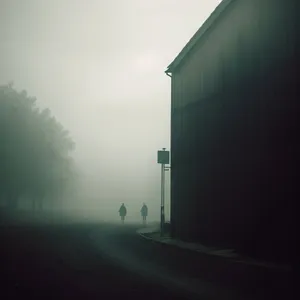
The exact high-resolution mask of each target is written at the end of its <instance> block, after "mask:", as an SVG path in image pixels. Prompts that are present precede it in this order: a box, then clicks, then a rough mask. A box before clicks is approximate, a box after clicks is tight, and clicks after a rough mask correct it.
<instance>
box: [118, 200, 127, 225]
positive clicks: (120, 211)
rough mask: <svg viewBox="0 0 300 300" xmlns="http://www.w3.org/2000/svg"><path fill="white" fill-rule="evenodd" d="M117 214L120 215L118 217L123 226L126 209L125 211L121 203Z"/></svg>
mask: <svg viewBox="0 0 300 300" xmlns="http://www.w3.org/2000/svg"><path fill="white" fill-rule="evenodd" d="M119 214H120V217H121V221H122V224H124V221H125V217H126V215H127V209H126V207H125V205H124V203H122V205H121V207H120V209H119Z"/></svg>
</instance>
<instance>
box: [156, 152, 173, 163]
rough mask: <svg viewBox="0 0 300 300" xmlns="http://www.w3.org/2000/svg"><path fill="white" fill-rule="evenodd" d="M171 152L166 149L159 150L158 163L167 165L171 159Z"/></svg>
mask: <svg viewBox="0 0 300 300" xmlns="http://www.w3.org/2000/svg"><path fill="white" fill-rule="evenodd" d="M169 156H170V152H169V151H165V150H159V151H157V163H158V164H164V165H167V164H168V163H169V161H170V157H169Z"/></svg>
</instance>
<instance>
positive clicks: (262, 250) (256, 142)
mask: <svg viewBox="0 0 300 300" xmlns="http://www.w3.org/2000/svg"><path fill="white" fill-rule="evenodd" d="M297 2H298V0H285V1H282V0H223V1H222V2H221V4H220V5H219V6H218V7H217V8H216V10H215V11H214V12H213V13H212V14H211V16H210V17H209V18H208V19H207V20H206V22H205V23H204V24H203V26H202V27H201V28H200V29H199V30H198V31H197V33H196V34H195V35H194V36H193V37H192V38H191V40H190V41H189V42H188V44H187V45H186V46H185V47H184V48H183V50H182V51H181V52H180V53H179V55H178V56H177V57H176V58H175V60H174V61H173V62H172V63H171V64H170V65H169V67H168V69H167V71H166V73H167V74H168V75H169V76H171V78H172V79H171V80H172V85H171V86H172V93H171V94H172V100H171V107H172V108H171V109H172V112H171V164H172V175H171V223H172V231H173V235H174V236H177V237H180V238H181V239H184V240H193V241H201V242H203V243H206V244H209V245H215V246H225V247H234V248H235V249H237V250H238V251H243V252H247V253H248V254H250V255H252V256H256V257H260V258H268V259H272V260H277V261H280V260H289V259H290V258H291V255H290V250H291V249H290V247H291V246H292V245H293V244H294V242H295V241H296V239H297V238H298V236H297V232H296V217H295V216H296V214H295V207H296V202H298V199H299V188H300V186H299V179H298V172H299V171H298V170H299V165H300V164H299V158H300V151H299V150H300V149H299V137H300V134H299V133H300V132H299V115H300V114H299V113H300V111H299V87H300V84H299V80H298V79H297V76H296V70H297V69H298V68H299V58H298V57H299V48H298V42H299V38H298V35H297V32H296V30H297V27H298V24H297V23H299V22H298V20H297V16H298V12H299V10H298V4H297Z"/></svg>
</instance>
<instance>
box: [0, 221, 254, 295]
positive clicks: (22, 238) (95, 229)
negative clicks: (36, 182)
mask: <svg viewBox="0 0 300 300" xmlns="http://www.w3.org/2000/svg"><path fill="white" fill-rule="evenodd" d="M136 227H137V226H136V225H127V226H123V227H122V226H120V225H112V224H88V223H86V224H73V225H72V224H69V225H67V224H65V225H62V224H60V225H40V226H23V227H20V226H15V227H7V228H5V227H3V226H2V227H1V228H0V238H1V250H0V255H1V273H2V274H1V275H2V276H1V278H2V280H1V294H0V297H1V299H24V298H27V297H28V299H71V298H73V299H74V298H75V299H96V298H98V299H99V298H100V297H101V298H102V299H117V298H119V297H122V298H125V299H127V298H128V299H132V300H134V299H145V300H147V299H156V300H157V299H165V300H167V299H203V300H204V299H251V297H249V298H248V297H246V296H245V295H244V296H241V295H240V294H239V293H237V292H236V291H233V290H232V289H228V288H226V287H224V286H222V287H221V286H220V285H215V284H214V283H212V282H208V281H206V280H203V279H201V278H199V277H198V276H196V274H197V272H195V270H188V269H187V264H186V263H185V262H184V261H183V257H182V256H181V254H180V253H179V252H176V251H174V250H167V249H162V248H161V246H160V245H158V244H152V243H151V242H149V241H145V240H143V239H141V238H140V237H139V236H138V235H137V234H136V233H135V229H136ZM196 268H197V267H195V269H196ZM197 277H198V278H197ZM1 295H2V296H3V297H2V296H1ZM256 299H257V298H256Z"/></svg>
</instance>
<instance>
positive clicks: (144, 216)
mask: <svg viewBox="0 0 300 300" xmlns="http://www.w3.org/2000/svg"><path fill="white" fill-rule="evenodd" d="M141 215H142V218H143V225H146V220H147V216H148V207H147V205H146V204H145V203H143V206H142V209H141Z"/></svg>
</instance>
